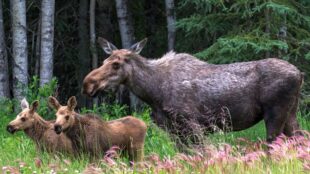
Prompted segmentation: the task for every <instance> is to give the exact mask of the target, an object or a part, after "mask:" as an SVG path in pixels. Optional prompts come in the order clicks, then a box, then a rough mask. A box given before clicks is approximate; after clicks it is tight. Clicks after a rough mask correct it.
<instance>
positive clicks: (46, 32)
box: [40, 0, 55, 86]
mask: <svg viewBox="0 0 310 174" xmlns="http://www.w3.org/2000/svg"><path fill="white" fill-rule="evenodd" d="M54 14H55V0H42V5H41V22H42V24H41V54H40V55H41V58H40V86H43V85H44V84H46V83H49V82H50V81H51V79H52V77H53V50H54Z"/></svg>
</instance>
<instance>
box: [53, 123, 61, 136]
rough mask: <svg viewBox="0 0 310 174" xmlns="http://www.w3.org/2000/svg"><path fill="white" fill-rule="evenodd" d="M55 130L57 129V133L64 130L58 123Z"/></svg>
mask: <svg viewBox="0 0 310 174" xmlns="http://www.w3.org/2000/svg"><path fill="white" fill-rule="evenodd" d="M54 130H55V132H56V134H60V133H61V131H62V128H61V125H58V124H56V125H55V126H54Z"/></svg>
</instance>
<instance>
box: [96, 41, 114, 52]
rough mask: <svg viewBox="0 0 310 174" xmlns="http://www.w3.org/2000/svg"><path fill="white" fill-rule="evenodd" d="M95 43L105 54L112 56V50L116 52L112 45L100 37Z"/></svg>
mask: <svg viewBox="0 0 310 174" xmlns="http://www.w3.org/2000/svg"><path fill="white" fill-rule="evenodd" d="M97 42H98V43H99V45H100V46H101V48H102V49H103V51H104V52H105V53H107V54H112V52H113V50H117V48H116V46H114V45H113V44H112V43H110V42H108V41H107V40H105V39H104V38H102V37H98V40H97Z"/></svg>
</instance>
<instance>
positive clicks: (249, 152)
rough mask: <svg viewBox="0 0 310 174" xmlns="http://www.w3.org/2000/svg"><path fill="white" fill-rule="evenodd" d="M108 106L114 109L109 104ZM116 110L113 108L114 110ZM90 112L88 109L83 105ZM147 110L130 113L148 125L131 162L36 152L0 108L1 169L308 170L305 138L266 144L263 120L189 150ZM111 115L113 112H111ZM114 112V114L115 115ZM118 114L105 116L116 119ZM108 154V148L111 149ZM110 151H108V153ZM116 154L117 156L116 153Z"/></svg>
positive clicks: (309, 126)
mask: <svg viewBox="0 0 310 174" xmlns="http://www.w3.org/2000/svg"><path fill="white" fill-rule="evenodd" d="M112 109H113V108H112ZM120 110H121V109H119V108H117V107H116V109H115V108H114V111H113V112H114V113H119V116H120V115H121V114H122V113H121V112H119V111H120ZM82 112H89V110H84V111H83V110H82ZM149 113H150V111H149V110H146V111H145V112H143V113H142V114H135V115H136V116H137V117H138V118H141V119H143V120H144V121H146V122H147V124H148V127H149V128H148V132H147V136H146V144H145V156H146V157H145V162H143V163H140V164H134V165H133V166H132V167H131V166H130V165H129V162H128V160H127V159H126V158H113V157H111V156H110V157H107V156H106V157H103V158H102V160H100V161H99V162H96V163H91V162H90V161H89V160H88V159H87V158H86V157H81V158H79V159H74V158H71V157H68V156H61V155H55V154H47V153H39V152H37V151H36V149H35V146H34V143H33V142H32V141H31V140H30V139H29V138H28V137H26V136H25V134H24V133H23V132H18V133H16V134H14V135H11V134H9V133H7V132H6V125H7V124H8V122H9V121H10V120H12V119H13V118H15V115H14V114H7V113H5V112H0V139H1V141H0V149H1V153H0V154H1V155H0V167H1V170H2V172H3V173H5V172H6V171H7V172H8V173H10V172H11V173H14V172H16V173H82V172H84V173H307V172H309V171H310V155H309V154H310V137H309V135H307V136H305V137H295V138H291V139H287V138H285V137H281V138H278V139H277V141H276V142H275V143H274V144H273V145H272V146H271V147H269V149H270V150H269V152H268V153H266V149H267V145H266V143H265V142H264V141H263V140H264V139H265V127H264V124H263V122H260V123H259V124H257V125H256V126H254V127H252V128H250V129H248V130H245V131H240V132H232V133H217V134H213V135H210V136H208V137H206V143H205V146H203V147H201V148H197V149H195V150H193V151H192V153H191V154H190V155H188V154H187V155H185V154H182V153H179V152H178V151H177V148H176V147H175V144H174V142H173V141H172V140H171V139H170V138H169V137H168V135H167V134H166V133H165V132H164V131H162V130H160V129H159V128H157V126H155V125H154V124H153V123H152V122H151V121H150V118H149ZM112 115H113V114H112ZM116 115H118V114H116ZM119 116H115V117H109V116H107V115H103V117H104V118H105V119H115V118H117V117H119ZM298 117H299V122H300V124H301V127H302V129H304V130H307V131H309V130H310V119H309V115H307V114H306V116H301V114H300V113H298ZM112 153H113V151H112ZM112 156H113V155H112ZM116 156H117V155H116Z"/></svg>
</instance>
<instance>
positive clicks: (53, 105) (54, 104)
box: [48, 96, 60, 110]
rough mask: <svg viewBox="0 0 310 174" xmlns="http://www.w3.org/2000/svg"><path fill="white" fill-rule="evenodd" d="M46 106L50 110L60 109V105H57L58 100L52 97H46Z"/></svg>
mask: <svg viewBox="0 0 310 174" xmlns="http://www.w3.org/2000/svg"><path fill="white" fill-rule="evenodd" d="M48 105H49V106H50V107H51V108H55V109H56V110H58V109H59V108H60V104H59V102H58V100H57V99H56V98H55V97H52V96H49V97H48Z"/></svg>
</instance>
